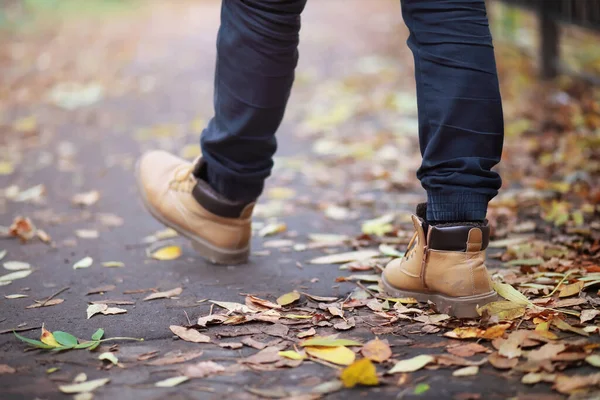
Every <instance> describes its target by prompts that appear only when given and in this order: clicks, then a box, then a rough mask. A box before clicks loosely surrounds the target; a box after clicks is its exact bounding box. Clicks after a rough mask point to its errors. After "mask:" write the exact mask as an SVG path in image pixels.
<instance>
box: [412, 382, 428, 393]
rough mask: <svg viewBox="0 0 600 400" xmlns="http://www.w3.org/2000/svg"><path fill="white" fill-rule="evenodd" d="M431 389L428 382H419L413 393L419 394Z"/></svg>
mask: <svg viewBox="0 0 600 400" xmlns="http://www.w3.org/2000/svg"><path fill="white" fill-rule="evenodd" d="M429 389H430V387H429V385H428V384H427V383H419V384H418V385H417V386H415V390H414V391H413V393H414V394H417V395H419V394H423V393H425V392H427V391H428V390H429Z"/></svg>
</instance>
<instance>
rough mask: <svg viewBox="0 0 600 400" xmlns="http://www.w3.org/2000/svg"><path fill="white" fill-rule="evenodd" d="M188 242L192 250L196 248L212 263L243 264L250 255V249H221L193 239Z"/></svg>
mask: <svg viewBox="0 0 600 400" xmlns="http://www.w3.org/2000/svg"><path fill="white" fill-rule="evenodd" d="M190 243H191V244H192V247H193V248H194V250H196V251H197V252H198V253H199V254H200V255H201V256H202V257H204V258H206V259H207V260H209V261H210V262H211V263H213V264H220V265H223V264H227V265H236V264H244V263H246V262H247V261H248V258H249V257H250V249H243V250H238V251H232V250H221V249H218V248H215V247H213V246H208V245H205V244H203V243H200V242H196V241H193V240H191V241H190Z"/></svg>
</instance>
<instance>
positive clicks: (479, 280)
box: [381, 215, 496, 318]
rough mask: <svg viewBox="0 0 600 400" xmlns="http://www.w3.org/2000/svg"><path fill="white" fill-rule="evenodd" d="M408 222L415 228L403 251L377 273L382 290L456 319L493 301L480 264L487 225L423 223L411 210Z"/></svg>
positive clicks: (488, 232)
mask: <svg viewBox="0 0 600 400" xmlns="http://www.w3.org/2000/svg"><path fill="white" fill-rule="evenodd" d="M412 221H413V224H414V226H415V230H416V232H415V235H414V236H413V238H412V240H411V242H410V243H409V245H408V250H407V252H406V254H405V256H404V257H402V258H398V259H395V260H393V261H391V262H390V263H389V264H388V265H387V266H386V267H385V270H384V272H383V275H382V282H381V283H382V286H383V288H384V289H385V291H386V292H387V293H388V294H389V295H390V296H392V297H413V298H415V299H416V300H417V301H420V302H427V301H431V302H433V303H435V305H436V307H437V309H438V311H439V312H441V313H444V314H449V315H452V316H455V317H458V318H476V317H478V316H479V314H478V313H477V311H476V308H477V307H478V306H479V307H481V306H483V305H484V304H487V303H489V302H491V301H494V300H496V292H495V291H494V290H493V289H492V284H491V280H490V277H489V275H488V272H487V268H486V266H485V249H486V248H487V245H488V242H489V236H490V228H489V226H488V225H487V224H486V225H485V226H483V227H472V226H450V227H436V226H428V227H427V226H426V224H425V223H424V221H423V220H422V219H420V218H419V217H417V216H415V215H413V216H412ZM424 227H425V229H426V230H427V232H425V230H424Z"/></svg>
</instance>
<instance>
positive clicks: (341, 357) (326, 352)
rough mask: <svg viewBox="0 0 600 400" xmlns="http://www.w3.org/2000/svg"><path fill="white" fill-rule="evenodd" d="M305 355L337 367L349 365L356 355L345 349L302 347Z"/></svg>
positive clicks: (340, 347) (341, 347)
mask: <svg viewBox="0 0 600 400" xmlns="http://www.w3.org/2000/svg"><path fill="white" fill-rule="evenodd" d="M304 350H305V351H306V353H307V354H308V355H310V356H312V357H316V358H319V359H321V360H325V361H329V362H331V363H334V364H338V365H350V364H352V363H353V362H354V359H355V358H356V355H355V354H354V352H353V351H352V350H350V349H349V348H347V347H344V346H339V347H310V346H307V347H304Z"/></svg>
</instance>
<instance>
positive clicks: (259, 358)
mask: <svg viewBox="0 0 600 400" xmlns="http://www.w3.org/2000/svg"><path fill="white" fill-rule="evenodd" d="M279 359H280V356H279V349H278V348H277V347H274V346H271V347H265V348H264V349H262V350H261V351H259V352H258V353H256V354H253V355H251V356H250V357H246V358H244V359H242V361H241V362H242V363H244V364H270V363H274V362H276V361H279Z"/></svg>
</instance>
